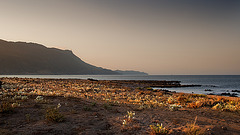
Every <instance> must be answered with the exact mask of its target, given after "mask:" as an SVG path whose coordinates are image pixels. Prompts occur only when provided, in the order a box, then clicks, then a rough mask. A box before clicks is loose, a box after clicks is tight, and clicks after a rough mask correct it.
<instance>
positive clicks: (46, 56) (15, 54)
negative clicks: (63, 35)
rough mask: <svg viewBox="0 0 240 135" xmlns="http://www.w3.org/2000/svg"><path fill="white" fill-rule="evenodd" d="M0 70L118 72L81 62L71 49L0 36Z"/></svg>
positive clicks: (0, 72) (22, 72)
mask: <svg viewBox="0 0 240 135" xmlns="http://www.w3.org/2000/svg"><path fill="white" fill-rule="evenodd" d="M0 74H5V75H7V74H8V75H11V74H15V75H20V74H22V75H24V74H39V75H41V74H62V75H63V74H66V75H68V74H69V75H70V74H72V75H73V74H75V75H78V74H103V75H105V74H119V73H117V72H114V71H111V70H108V69H103V68H100V67H96V66H93V65H90V64H87V63H85V62H84V61H82V60H81V59H80V58H78V57H77V56H76V55H74V54H73V52H72V51H69V50H60V49H56V48H47V47H45V46H43V45H40V44H36V43H25V42H8V41H4V40H0Z"/></svg>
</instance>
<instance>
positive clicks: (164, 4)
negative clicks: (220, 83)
mask: <svg viewBox="0 0 240 135" xmlns="http://www.w3.org/2000/svg"><path fill="white" fill-rule="evenodd" d="M239 24H240V0H225V1H223V0H199V1H197V0H196V1H195V0H188V1H186V0H164V1H160V0H0V39H4V40H10V41H26V42H35V43H40V44H44V45H46V46H47V47H56V48H60V49H69V50H72V51H73V52H74V53H75V54H76V55H77V56H79V57H80V58H81V59H82V60H84V61H85V62H87V63H90V64H93V65H96V66H100V67H104V68H108V69H112V70H115V69H121V70H139V71H144V72H147V73H149V74H169V75H172V74H187V75H188V74H240V26H239Z"/></svg>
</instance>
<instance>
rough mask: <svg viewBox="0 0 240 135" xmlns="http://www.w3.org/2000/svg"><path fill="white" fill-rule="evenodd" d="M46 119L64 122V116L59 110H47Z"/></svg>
mask: <svg viewBox="0 0 240 135" xmlns="http://www.w3.org/2000/svg"><path fill="white" fill-rule="evenodd" d="M45 118H46V119H47V120H48V121H52V122H62V121H63V120H64V116H63V115H62V114H61V113H60V112H59V110H58V108H47V109H46V114H45Z"/></svg>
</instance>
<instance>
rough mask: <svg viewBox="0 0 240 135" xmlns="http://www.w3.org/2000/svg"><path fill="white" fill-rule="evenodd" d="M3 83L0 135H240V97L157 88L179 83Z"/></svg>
mask: <svg viewBox="0 0 240 135" xmlns="http://www.w3.org/2000/svg"><path fill="white" fill-rule="evenodd" d="M0 81H1V82H2V88H1V91H0V99H1V101H0V102H1V108H0V116H1V117H0V122H1V123H0V125H1V127H0V134H29V135H30V134H69V135H70V134H157V133H158V132H161V133H162V134H163V133H166V134H192V133H197V134H236V135H237V134H240V125H239V123H240V115H239V114H240V98H239V97H225V96H216V95H204V94H189V93H176V92H171V91H168V90H165V89H152V86H158V87H159V86H168V87H174V86H175V87H180V86H182V85H181V84H179V83H178V82H177V81H165V82H161V81H156V82H155V81H140V80H138V81H137V80H135V81H134V80H95V79H44V78H41V79H40V78H6V77H3V78H0ZM159 84H161V85H159ZM158 124H159V125H158ZM161 124H162V126H161Z"/></svg>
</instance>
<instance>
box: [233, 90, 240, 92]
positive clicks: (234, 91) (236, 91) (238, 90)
mask: <svg viewBox="0 0 240 135" xmlns="http://www.w3.org/2000/svg"><path fill="white" fill-rule="evenodd" d="M232 92H237V93H240V90H232Z"/></svg>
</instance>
